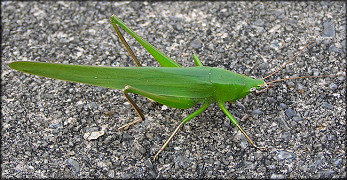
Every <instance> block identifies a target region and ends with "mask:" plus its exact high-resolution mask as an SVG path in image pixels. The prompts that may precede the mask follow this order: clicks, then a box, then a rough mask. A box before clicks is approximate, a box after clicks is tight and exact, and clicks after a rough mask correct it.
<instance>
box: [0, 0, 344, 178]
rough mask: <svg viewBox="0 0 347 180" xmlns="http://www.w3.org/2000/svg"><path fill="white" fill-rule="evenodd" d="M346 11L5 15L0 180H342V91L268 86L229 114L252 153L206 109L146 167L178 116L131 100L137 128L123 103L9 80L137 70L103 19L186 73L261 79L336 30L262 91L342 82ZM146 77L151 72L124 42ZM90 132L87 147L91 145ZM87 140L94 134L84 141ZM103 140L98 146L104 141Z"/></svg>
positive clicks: (181, 6)
mask: <svg viewBox="0 0 347 180" xmlns="http://www.w3.org/2000/svg"><path fill="white" fill-rule="evenodd" d="M345 9H346V7H345V3H344V2H342V1H341V2H319V3H317V2H307V3H306V2H300V3H294V2H280V3H275V2H265V3H261V2H216V3H214V2H194V1H189V2H163V3H161V2H155V3H149V2H57V3H56V2H44V3H39V2H14V1H2V2H1V17H2V19H1V21H2V24H1V25H2V44H1V45H2V56H1V57H2V60H1V62H2V66H1V70H2V73H1V80H2V81H1V86H2V91H1V92H2V95H1V96H2V99H1V101H2V108H1V113H2V121H1V123H2V131H1V158H2V159H1V170H2V172H1V177H2V178H11V177H12V178H13V177H15V178H45V177H46V178H48V177H54V178H93V177H97V178H135V177H137V178H169V177H172V178H213V177H218V178H345V177H346V169H345V168H346V156H345V154H346V152H345V150H346V120H345V118H346V110H345V109H346V101H345V98H346V96H345V91H346V83H345V81H346V80H345V77H334V78H312V79H302V80H292V81H286V82H281V83H277V84H278V85H277V86H275V87H273V88H271V89H269V90H268V91H267V92H266V93H263V94H260V95H257V96H256V95H249V96H247V97H246V98H244V99H241V100H239V101H238V102H236V103H233V104H230V105H229V104H227V108H228V109H229V111H230V112H231V113H232V114H233V115H234V116H235V117H236V118H237V119H241V118H242V117H243V116H244V115H245V114H248V115H249V118H247V119H246V120H244V121H240V124H241V126H242V127H243V128H244V129H245V131H246V132H248V134H249V136H250V137H251V138H252V139H253V140H254V141H255V142H256V144H258V145H259V146H266V147H267V148H268V150H267V151H260V150H258V149H256V148H254V147H252V146H250V144H249V143H248V142H247V140H246V139H245V138H244V136H243V135H242V134H241V133H240V132H239V131H238V130H237V128H235V127H234V126H233V125H232V124H231V123H230V121H229V120H228V119H227V118H226V116H225V115H224V114H223V112H222V111H221V110H220V109H219V108H218V107H217V105H216V104H212V105H211V106H210V107H209V108H208V109H207V110H206V111H205V112H204V113H202V114H201V115H200V116H198V117H197V118H194V119H193V120H191V121H190V122H189V123H187V124H186V125H185V126H184V128H182V130H181V131H180V132H179V133H178V134H177V135H176V136H175V137H174V139H173V141H172V142H171V143H170V144H169V145H168V147H167V148H166V149H165V150H164V151H163V152H162V153H161V155H160V156H159V160H158V161H156V162H153V161H152V157H153V156H154V155H155V153H156V152H157V151H158V150H159V148H160V147H161V146H162V145H163V143H164V142H165V141H166V139H167V138H168V137H169V136H170V134H171V133H172V132H173V130H174V129H175V127H177V126H178V125H179V123H180V120H181V119H183V118H185V117H186V116H187V115H189V114H190V113H192V112H194V110H196V109H197V108H198V107H199V105H198V106H197V107H194V108H191V109H187V110H181V109H174V108H169V107H166V106H162V105H160V104H158V103H155V102H151V101H149V100H148V99H146V98H144V97H141V96H134V98H135V100H136V102H137V104H138V105H139V106H140V107H141V109H142V110H143V111H144V114H145V117H146V118H147V120H146V121H145V122H143V123H141V124H138V125H135V126H134V127H133V128H130V129H129V130H128V131H125V132H120V131H118V130H117V128H118V127H120V126H121V125H122V124H125V123H128V122H131V121H132V120H134V119H136V118H137V115H136V113H135V112H134V110H133V109H132V108H131V106H130V104H129V103H127V101H126V99H125V97H124V96H123V95H122V93H121V91H119V90H112V89H107V88H101V87H95V86H90V85H83V84H77V83H71V82H65V81H60V80H53V79H49V78H43V77H37V76H33V75H28V74H24V73H21V72H17V71H14V70H11V69H10V68H9V67H8V64H9V63H11V62H15V61H40V62H54V63H66V64H85V65H105V66H122V67H123V66H134V63H133V62H132V60H131V58H130V57H129V55H128V54H127V52H126V50H125V49H124V48H123V47H122V45H121V44H120V42H119V40H118V39H117V37H116V35H115V32H114V30H113V28H112V26H111V25H110V23H109V18H110V16H111V15H112V14H115V15H117V16H118V17H119V18H120V19H122V20H123V21H124V22H125V23H126V24H127V25H128V26H130V27H131V28H132V29H133V30H135V31H136V32H137V33H138V34H140V35H141V36H142V37H144V38H145V39H147V40H148V41H149V42H150V43H152V44H153V45H155V46H156V47H157V48H158V49H160V50H162V51H163V52H164V53H166V54H167V55H168V56H170V57H171V58H173V59H175V60H177V62H178V63H179V64H181V65H182V66H194V62H193V58H192V54H193V53H196V54H197V55H198V57H199V58H200V60H201V61H202V63H203V64H204V65H206V66H212V67H220V68H224V69H227V70H231V71H234V72H237V73H242V74H245V75H247V76H251V77H255V78H261V77H264V76H266V75H268V74H269V73H271V72H273V71H274V70H275V69H277V68H278V66H279V65H281V64H282V63H283V62H285V61H288V60H289V59H290V58H291V57H292V56H293V55H294V54H295V53H296V52H298V51H299V49H300V48H302V47H303V46H304V45H305V44H306V43H307V42H308V41H309V40H310V39H312V38H313V37H314V36H316V35H317V34H319V33H320V32H321V31H322V30H323V29H324V27H325V26H327V24H329V23H331V22H334V25H333V26H332V28H330V29H329V30H328V31H327V32H326V33H324V34H323V36H321V37H319V38H318V39H317V40H316V41H315V43H313V44H312V45H311V46H310V47H309V48H308V49H306V50H305V51H304V52H303V53H302V54H301V55H300V56H299V57H298V58H296V59H295V61H294V62H293V63H290V64H289V65H288V66H287V67H286V68H285V69H284V70H282V71H280V72H279V73H278V74H277V75H276V76H274V77H271V78H270V80H274V79H277V78H284V77H292V76H306V75H324V74H339V73H340V74H345V72H344V71H345V68H346V39H345V37H346V21H345V17H343V18H341V16H343V15H345V13H346V12H345ZM125 37H126V38H127V39H129V41H128V42H129V44H130V46H131V47H132V48H133V50H134V52H135V54H136V55H137V57H138V58H139V59H140V61H141V62H142V63H143V64H144V65H145V66H159V64H158V63H157V62H156V61H155V60H154V59H153V58H152V57H151V56H150V55H149V54H148V53H147V52H146V51H145V50H144V49H143V48H142V47H141V46H140V45H139V44H138V43H136V41H135V40H134V39H132V38H130V37H129V35H126V36H125ZM92 132H94V133H95V132H99V133H101V134H99V135H101V136H96V137H94V138H96V139H94V140H90V138H92V137H91V136H89V137H88V135H90V133H92ZM88 133H89V134H88ZM103 133H104V134H103Z"/></svg>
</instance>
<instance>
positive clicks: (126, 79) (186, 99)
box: [9, 15, 329, 161]
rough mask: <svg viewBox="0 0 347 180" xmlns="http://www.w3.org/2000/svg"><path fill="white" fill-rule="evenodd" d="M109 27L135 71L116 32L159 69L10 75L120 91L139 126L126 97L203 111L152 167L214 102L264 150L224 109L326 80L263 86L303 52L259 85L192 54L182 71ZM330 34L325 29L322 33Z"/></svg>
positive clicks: (18, 65) (22, 64)
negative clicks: (275, 90)
mask: <svg viewBox="0 0 347 180" xmlns="http://www.w3.org/2000/svg"><path fill="white" fill-rule="evenodd" d="M111 24H112V25H113V27H114V29H115V30H116V33H117V35H118V37H119V38H120V40H121V42H122V43H123V44H124V46H125V47H126V49H127V51H128V52H129V53H130V55H131V57H132V59H133V60H134V61H135V63H136V65H137V66H141V64H140V62H139V61H138V60H137V59H136V57H135V55H134V53H133V52H132V50H131V48H130V47H129V45H128V44H127V42H126V41H125V39H124V37H123V35H122V34H121V32H120V30H119V29H118V26H120V27H121V28H123V29H124V30H125V31H126V32H127V33H129V34H130V35H131V36H132V37H134V38H135V39H136V40H137V41H138V42H139V43H140V44H141V45H142V46H143V47H144V48H145V49H146V50H147V51H148V52H149V53H150V54H151V55H152V56H153V57H154V58H155V59H156V60H157V61H158V62H159V63H160V65H161V66H162V67H103V66H86V65H67V64H54V63H41V62H28V61H19V62H13V63H11V64H10V65H9V66H10V67H11V68H12V69H15V70H18V71H22V72H25V73H29V74H34V75H38V76H43V77H49V78H54V79H60V80H66V81H71V82H79V83H84V84H90V85H96V86H101V87H107V88H112V89H120V90H122V92H123V94H124V95H125V97H126V98H127V100H128V101H129V102H130V104H131V105H132V106H133V108H134V109H135V111H136V112H137V114H138V115H139V116H140V120H139V121H143V120H144V119H145V118H144V115H143V113H142V112H141V110H140V108H139V107H138V106H137V105H136V104H135V102H134V101H133V100H132V99H131V97H130V96H129V93H135V94H139V95H142V96H145V97H147V98H149V99H152V100H154V101H157V102H159V103H161V104H164V105H166V106H170V107H174V108H180V109H187V108H191V107H193V106H195V105H196V104H198V103H201V104H202V105H201V107H200V108H199V109H198V110H196V111H195V112H193V113H192V114H190V115H189V116H188V117H186V118H184V119H183V120H182V121H181V123H180V124H179V126H178V127H177V128H176V129H175V130H174V132H173V133H172V135H171V136H170V137H169V139H168V140H167V141H166V142H165V144H164V145H163V146H162V147H161V148H160V150H159V151H158V153H157V154H156V155H155V156H154V161H155V160H156V159H157V158H158V156H159V154H160V152H162V151H163V150H164V148H165V147H166V146H167V145H168V143H169V142H170V141H171V140H172V138H173V137H174V135H175V134H176V133H177V132H178V130H179V129H180V128H181V127H182V126H183V125H184V124H186V123H187V122H188V121H190V120H191V119H193V118H194V117H196V116H198V115H199V114H201V113H202V112H203V111H204V110H206V109H207V108H208V107H209V106H210V104H211V103H214V102H217V104H218V106H219V107H220V108H221V110H222V111H223V112H224V114H225V115H226V116H227V117H228V118H229V119H230V121H231V122H232V123H233V124H234V125H235V126H236V127H237V128H238V129H239V130H240V131H241V132H242V133H243V134H244V136H245V137H246V138H247V140H248V141H249V142H250V143H251V144H252V145H253V146H254V147H256V148H259V149H263V148H261V147H258V146H257V145H256V144H255V143H254V142H253V141H252V139H251V138H250V137H249V136H248V135H247V134H246V132H245V131H244V130H243V128H242V127H241V126H240V124H239V123H238V121H237V120H236V118H235V117H234V116H233V115H231V113H230V112H229V111H228V110H227V109H226V107H225V103H226V102H230V103H233V102H235V101H236V100H238V99H241V98H243V97H245V96H246V95H248V94H250V93H256V92H258V90H260V89H266V88H268V86H269V85H271V84H272V83H274V82H278V81H283V80H287V79H298V78H308V77H325V76H306V77H296V78H286V79H280V80H275V81H271V82H267V83H266V82H265V81H264V79H266V78H268V77H270V76H272V75H273V74H274V73H276V72H278V71H279V70H281V69H282V68H283V67H284V66H285V65H286V64H288V63H289V62H290V61H291V60H292V59H294V58H295V57H296V56H297V55H298V54H300V53H301V52H302V50H301V51H300V52H299V53H297V54H296V55H295V56H294V57H293V58H292V59H291V60H289V61H288V62H287V63H285V64H284V65H283V66H282V67H280V68H279V69H278V70H277V71H275V72H274V73H272V74H270V75H269V76H267V77H265V78H263V79H253V78H250V77H247V76H245V75H242V74H237V73H234V72H231V71H227V70H224V69H221V68H216V67H207V66H203V65H202V63H201V61H200V60H199V58H198V57H197V56H196V55H195V54H194V55H193V59H194V62H195V65H196V66H195V67H181V66H180V65H179V64H178V63H176V62H175V61H174V60H172V59H171V58H169V57H168V56H166V55H165V54H164V53H162V52H161V51H159V50H158V49H157V48H155V47H154V46H153V45H151V44H150V43H148V42H147V41H146V40H144V39H143V38H141V37H140V36H138V35H137V34H136V33H135V32H134V31H133V30H131V29H130V28H129V27H128V26H126V25H125V24H124V22H122V21H121V20H120V19H119V18H118V17H116V16H115V15H112V16H111ZM328 28H329V27H327V28H326V29H328ZM326 29H325V30H326ZM325 30H324V31H325ZM324 31H323V32H324ZM323 32H322V33H323ZM312 42H313V41H311V42H310V43H308V44H307V45H306V46H305V47H304V48H306V47H307V46H308V45H309V44H311V43H312ZM139 121H134V122H132V123H129V124H126V125H124V126H121V127H120V128H119V129H125V128H127V127H129V126H130V125H133V124H136V123H137V122H139Z"/></svg>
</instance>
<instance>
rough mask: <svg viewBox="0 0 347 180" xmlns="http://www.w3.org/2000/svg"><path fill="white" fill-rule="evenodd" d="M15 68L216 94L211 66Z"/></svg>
mask: <svg viewBox="0 0 347 180" xmlns="http://www.w3.org/2000/svg"><path fill="white" fill-rule="evenodd" d="M9 66H10V67H11V68H12V69H15V70H18V71H22V72H25V73H29V74H34V75H38V76H43V77H49V78H54V79H60V80H65V81H71V82H79V83H84V84H90V85H95V86H101V87H107V88H112V89H122V88H124V87H125V86H126V85H130V86H132V87H135V88H138V89H141V90H142V91H146V92H149V93H152V94H157V95H164V96H170V97H186V98H208V97H211V96H212V94H213V91H214V89H213V86H212V84H211V82H210V79H209V72H210V71H211V68H210V67H187V68H173V67H105V66H86V65H68V64H53V63H41V62H30V61H19V62H13V63H11V64H10V65H9Z"/></svg>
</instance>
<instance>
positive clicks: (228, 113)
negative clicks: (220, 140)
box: [218, 102, 266, 150]
mask: <svg viewBox="0 0 347 180" xmlns="http://www.w3.org/2000/svg"><path fill="white" fill-rule="evenodd" d="M218 106H219V107H220V108H221V109H222V111H223V112H224V114H225V115H227V116H228V118H229V119H230V121H231V122H232V123H233V124H234V125H235V126H236V127H237V128H238V129H239V130H240V131H241V132H242V134H243V135H245V137H246V138H247V140H248V141H249V143H251V144H252V145H253V146H254V147H256V148H258V149H260V150H265V149H266V148H265V147H258V146H257V145H255V143H254V142H253V141H252V139H251V138H250V137H249V136H248V135H247V134H246V132H245V131H244V130H243V128H242V127H241V126H240V124H239V122H237V120H236V119H235V117H234V116H233V115H231V114H230V112H229V111H228V110H227V109H226V108H225V102H218Z"/></svg>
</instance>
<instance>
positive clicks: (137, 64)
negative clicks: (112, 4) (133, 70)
mask: <svg viewBox="0 0 347 180" xmlns="http://www.w3.org/2000/svg"><path fill="white" fill-rule="evenodd" d="M112 26H113V28H114V30H115V31H116V33H117V36H118V37H119V39H120V40H121V41H122V43H123V45H124V47H125V48H126V49H127V51H128V53H129V54H130V56H131V58H132V59H133V60H134V61H135V64H136V66H138V67H141V66H142V65H141V63H140V61H139V60H138V59H137V58H136V56H135V54H134V52H133V50H131V48H130V46H129V45H128V43H127V41H126V40H125V39H124V37H123V35H122V33H121V32H120V30H119V28H118V26H117V24H115V23H112Z"/></svg>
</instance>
